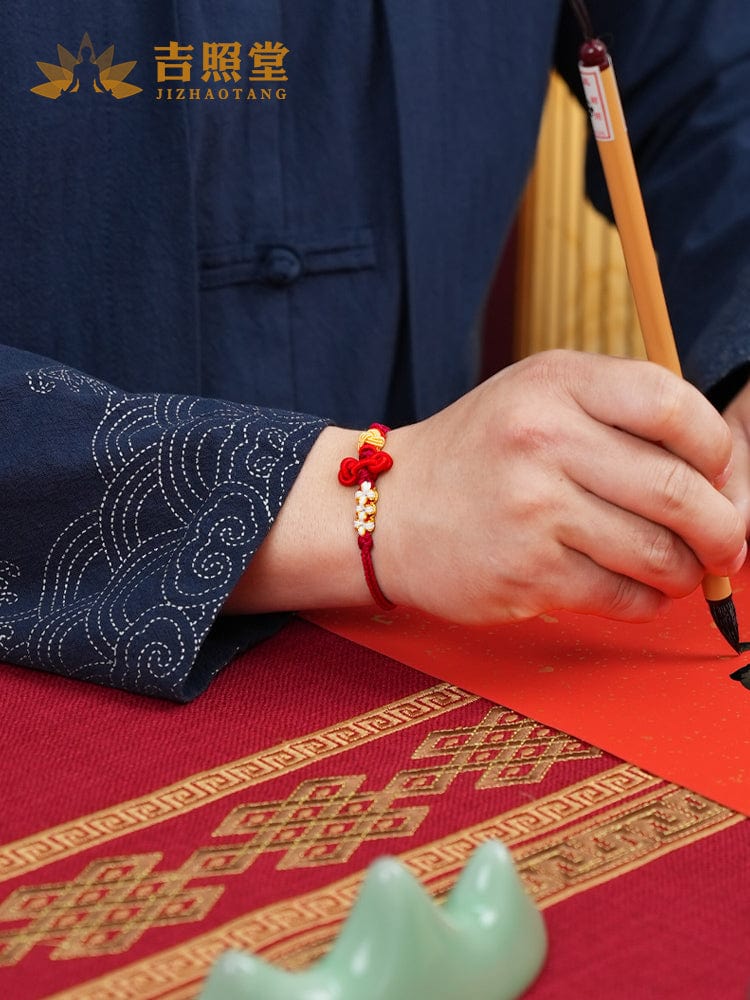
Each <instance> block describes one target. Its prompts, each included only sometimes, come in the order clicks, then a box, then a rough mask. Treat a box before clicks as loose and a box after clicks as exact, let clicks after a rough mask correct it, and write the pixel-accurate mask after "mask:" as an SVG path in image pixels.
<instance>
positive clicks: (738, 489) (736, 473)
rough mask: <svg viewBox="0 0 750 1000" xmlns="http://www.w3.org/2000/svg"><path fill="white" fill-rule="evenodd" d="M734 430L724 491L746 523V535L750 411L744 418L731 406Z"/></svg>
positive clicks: (749, 529)
mask: <svg viewBox="0 0 750 1000" xmlns="http://www.w3.org/2000/svg"><path fill="white" fill-rule="evenodd" d="M725 418H726V421H727V423H728V425H729V429H730V430H731V432H732V463H731V472H730V474H729V479H728V480H727V482H726V485H725V486H724V487H723V489H722V493H723V494H724V495H725V496H726V497H727V498H728V499H729V500H731V501H732V503H733V504H734V506H735V507H736V508H737V510H738V511H739V514H740V517H741V518H742V520H743V521H744V523H745V536H746V537H748V536H750V412H748V414H747V416H746V419H743V416H742V414H741V412H736V411H735V412H733V411H732V407H730V408H729V409H728V410H727V411H726V413H725Z"/></svg>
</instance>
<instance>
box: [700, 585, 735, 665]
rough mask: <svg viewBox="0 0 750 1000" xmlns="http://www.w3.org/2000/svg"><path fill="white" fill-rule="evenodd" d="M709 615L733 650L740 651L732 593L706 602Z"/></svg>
mask: <svg viewBox="0 0 750 1000" xmlns="http://www.w3.org/2000/svg"><path fill="white" fill-rule="evenodd" d="M707 604H708V607H709V610H710V612H711V617H712V618H713V620H714V622H715V624H716V627H717V628H718V630H719V631H720V632H721V634H722V635H723V636H724V638H725V639H726V640H727V642H728V643H729V645H730V646H731V647H732V649H733V650H734V651H735V653H739V652H740V630H739V627H738V625H737V612H736V610H735V607H734V601H733V599H732V595H731V594H730V595H729V597H723V598H722V599H721V600H720V601H708V602H707Z"/></svg>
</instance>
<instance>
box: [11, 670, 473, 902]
mask: <svg viewBox="0 0 750 1000" xmlns="http://www.w3.org/2000/svg"><path fill="white" fill-rule="evenodd" d="M478 700H479V699H478V697H477V696H476V695H472V694H468V693H467V692H466V691H462V690H461V689H460V688H457V687H454V686H453V685H452V684H437V685H435V686H434V687H430V688H426V689H425V690H423V691H418V692H416V693H414V694H411V695H408V696H407V697H405V698H400V699H398V701H394V702H391V703H390V704H388V705H383V706H381V707H379V708H376V709H372V710H371V711H369V712H364V713H363V714H362V715H358V716H355V717H354V718H352V719H347V720H346V722H337V723H336V724H335V725H332V726H328V727H327V728H325V729H319V730H318V731H317V732H315V733H310V734H306V735H305V736H302V737H300V738H298V739H294V740H289V741H286V742H284V743H279V744H277V745H276V746H272V747H267V748H266V749H264V750H261V751H259V752H258V753H255V754H251V755H250V756H248V757H242V758H240V759H239V760H235V761H232V762H231V763H229V764H225V765H223V766H222V767H219V768H214V769H212V770H208V771H199V772H198V773H196V774H192V775H190V776H188V777H187V778H184V779H183V780H181V781H178V782H175V783H174V784H171V785H166V786H165V787H163V788H158V789H156V790H155V791H153V792H149V793H147V794H146V795H141V796H139V797H138V798H135V799H130V800H129V801H128V802H123V803H118V804H117V805H116V806H112V807H110V808H107V809H100V810H98V811H97V812H94V813H90V814H89V815H87V816H81V817H77V818H76V819H74V820H71V821H70V822H67V823H61V824H59V825H58V826H55V827H51V828H50V829H48V830H43V831H40V832H39V833H36V834H32V835H31V836H29V837H24V838H23V839H21V840H16V841H13V842H12V843H9V844H4V845H2V846H0V882H4V881H7V880H8V879H13V878H17V877H19V876H20V875H24V874H25V873H27V872H32V871H35V870H36V869H38V868H42V867H43V866H45V865H49V864H52V863H53V862H56V861H61V860H63V859H64V858H69V857H72V856H73V855H75V854H79V853H80V852H81V851H86V850H89V849H90V848H92V847H98V846H99V845H101V844H106V843H108V842H109V841H111V840H116V839H118V838H120V837H123V836H125V835H126V834H130V833H135V832H137V831H139V830H145V829H148V828H149V827H151V826H155V825H156V824H157V823H163V822H165V821H166V820H170V819H174V818H175V817H176V816H183V815H185V814H186V813H188V812H191V811H192V810H193V809H200V808H201V807H202V806H206V805H211V804H212V803H214V802H217V801H218V800H220V799H222V798H224V797H225V796H227V795H234V794H235V793H236V792H241V791H243V790H245V789H247V788H252V787H253V786H255V785H259V784H261V783H263V782H265V781H270V780H272V779H273V778H277V777H279V776H280V775H283V774H289V773H291V772H292V771H295V770H298V769H299V768H302V767H306V766H307V765H308V764H310V763H312V762H313V761H320V760H324V759H326V758H328V757H334V756H336V755H337V754H340V753H344V752H345V751H348V750H352V749H354V748H355V747H359V746H364V745H365V744H367V743H370V742H372V741H373V740H377V739H380V738H381V737H383V736H389V735H391V734H392V733H394V732H399V731H400V730H404V729H408V728H409V727H410V726H414V725H418V724H419V723H421V722H424V721H425V720H429V719H434V718H436V717H437V716H440V715H442V714H444V713H445V712H450V711H452V710H453V709H456V708H460V707H461V706H463V705H469V704H471V703H472V702H475V701H478Z"/></svg>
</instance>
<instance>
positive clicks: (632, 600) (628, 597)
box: [607, 576, 642, 619]
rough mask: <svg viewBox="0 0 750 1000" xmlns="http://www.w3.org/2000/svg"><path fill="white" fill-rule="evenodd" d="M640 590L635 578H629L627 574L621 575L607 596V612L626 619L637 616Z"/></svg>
mask: <svg viewBox="0 0 750 1000" xmlns="http://www.w3.org/2000/svg"><path fill="white" fill-rule="evenodd" d="M641 590H642V587H641V585H640V584H638V583H636V581H635V580H631V579H630V577H627V576H621V577H620V578H619V579H618V581H617V583H616V585H615V588H614V590H613V592H612V594H611V595H610V597H609V601H608V605H607V609H608V613H609V614H610V615H612V617H614V618H624V619H628V618H632V617H636V616H638V614H639V612H640V609H639V607H638V604H639V597H640V594H641Z"/></svg>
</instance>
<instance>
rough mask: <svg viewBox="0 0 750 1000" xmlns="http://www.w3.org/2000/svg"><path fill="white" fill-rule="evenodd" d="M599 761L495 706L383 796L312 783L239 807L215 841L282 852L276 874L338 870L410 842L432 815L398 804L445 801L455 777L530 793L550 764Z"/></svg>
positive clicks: (576, 744)
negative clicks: (383, 843)
mask: <svg viewBox="0 0 750 1000" xmlns="http://www.w3.org/2000/svg"><path fill="white" fill-rule="evenodd" d="M600 755H601V751H600V750H597V749H596V748H595V747H592V746H589V745H588V744H586V743H581V742H580V740H576V739H574V738H573V737H570V736H566V735H565V734H564V733H560V732H558V731H557V730H553V729H549V728H548V727H547V726H541V725H538V724H537V723H536V722H532V721H530V720H529V719H526V718H525V717H524V716H522V715H518V714H516V713H515V712H511V711H509V710H508V709H506V708H503V707H501V706H497V707H495V708H492V709H491V710H490V711H489V712H488V713H487V714H486V715H485V716H484V718H483V719H482V720H481V721H480V722H479V723H477V725H475V726H465V727H460V728H458V729H444V730H438V731H437V732H434V733H430V735H429V736H428V737H427V738H426V739H425V740H424V741H423V742H422V743H421V744H420V746H419V747H418V748H417V749H416V750H415V752H414V753H413V754H412V759H413V760H424V759H426V758H440V757H446V758H447V760H445V761H438V762H436V763H435V764H433V765H432V766H431V767H422V768H418V769H408V770H404V771H399V772H398V774H396V775H395V776H394V777H393V778H392V779H391V781H389V782H388V784H387V785H386V787H385V788H383V789H382V790H380V791H377V792H366V791H361V790H360V789H361V786H362V784H363V783H364V781H365V775H347V776H343V777H335V778H325V779H323V780H321V779H315V778H313V779H310V780H309V781H304V782H302V784H301V785H299V786H298V787H297V788H296V789H295V790H294V791H293V792H292V794H291V795H290V796H289V797H288V798H287V799H285V800H283V801H275V802H260V803H253V804H252V805H242V806H238V807H237V808H236V809H233V810H232V812H230V813H229V815H228V816H227V818H226V819H225V820H224V822H223V823H222V824H221V826H219V828H218V829H217V830H216V831H215V832H214V834H213V836H215V837H236V836H239V835H242V836H244V837H245V838H246V845H247V846H246V848H245V850H246V851H247V852H248V853H252V856H253V857H257V855H258V854H260V853H262V852H264V851H284V852H285V854H284V857H283V858H282V859H281V861H280V862H279V864H278V866H277V867H278V868H280V869H284V868H300V867H308V866H318V865H321V864H340V863H342V862H344V861H348V860H349V858H351V856H352V855H353V854H354V852H355V851H356V850H357V848H359V847H360V846H361V845H362V844H363V843H364V842H365V841H369V840H377V839H381V838H388V839H392V838H394V837H410V836H412V835H413V834H414V833H415V831H416V830H417V829H418V828H419V826H420V825H421V823H422V821H423V820H424V818H425V817H426V816H427V814H428V813H429V809H430V807H429V806H428V805H404V804H403V802H402V800H404V799H407V800H408V799H410V798H414V797H422V796H426V795H443V794H444V793H445V792H446V791H447V790H448V789H449V788H450V787H451V785H452V784H453V782H454V781H455V780H456V778H457V777H458V776H459V775H460V774H464V773H471V772H479V777H478V779H477V781H476V782H475V785H474V787H475V788H476V789H477V790H481V789H487V788H499V787H501V786H503V785H514V784H524V785H528V784H532V783H534V782H538V781H541V780H542V778H544V777H545V775H546V774H547V772H548V771H549V769H550V767H552V765H553V764H555V763H558V762H560V761H564V760H571V759H573V758H582V759H587V758H592V757H598V756H600Z"/></svg>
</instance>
